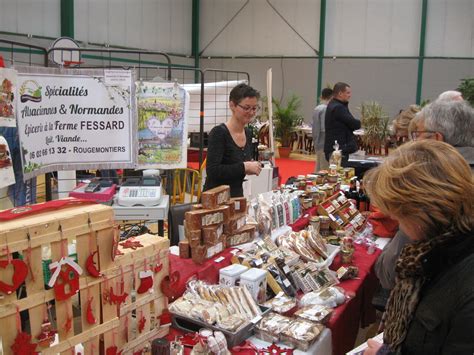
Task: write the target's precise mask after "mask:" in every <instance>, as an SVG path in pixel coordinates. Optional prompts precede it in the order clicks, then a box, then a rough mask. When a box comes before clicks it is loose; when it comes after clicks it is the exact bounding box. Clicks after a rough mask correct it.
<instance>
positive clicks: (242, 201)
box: [230, 197, 247, 213]
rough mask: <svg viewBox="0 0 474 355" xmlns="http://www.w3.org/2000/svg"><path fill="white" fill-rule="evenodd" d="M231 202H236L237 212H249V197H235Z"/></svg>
mask: <svg viewBox="0 0 474 355" xmlns="http://www.w3.org/2000/svg"><path fill="white" fill-rule="evenodd" d="M230 202H233V203H234V211H235V213H247V199H246V198H245V197H233V198H231V199H230Z"/></svg>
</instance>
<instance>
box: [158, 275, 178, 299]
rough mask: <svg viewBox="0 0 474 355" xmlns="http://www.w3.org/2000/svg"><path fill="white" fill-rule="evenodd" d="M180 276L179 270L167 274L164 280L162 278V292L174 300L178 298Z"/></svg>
mask: <svg viewBox="0 0 474 355" xmlns="http://www.w3.org/2000/svg"><path fill="white" fill-rule="evenodd" d="M179 278H180V275H179V272H178V271H174V272H173V273H172V274H171V275H166V276H165V277H164V278H163V280H161V285H160V288H161V292H163V294H164V295H165V296H166V297H168V298H169V300H170V301H174V300H175V299H176V298H178V285H179Z"/></svg>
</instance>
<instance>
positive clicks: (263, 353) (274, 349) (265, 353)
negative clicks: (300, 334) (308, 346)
mask: <svg viewBox="0 0 474 355" xmlns="http://www.w3.org/2000/svg"><path fill="white" fill-rule="evenodd" d="M258 354H259V355H293V349H289V348H285V349H283V348H280V347H279V346H277V345H276V344H272V345H270V346H269V347H268V348H265V349H262V350H259V352H258Z"/></svg>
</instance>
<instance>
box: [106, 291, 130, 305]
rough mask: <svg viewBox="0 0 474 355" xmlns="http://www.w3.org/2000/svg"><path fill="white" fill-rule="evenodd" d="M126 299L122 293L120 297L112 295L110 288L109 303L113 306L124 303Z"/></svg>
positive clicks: (126, 295) (124, 293)
mask: <svg viewBox="0 0 474 355" xmlns="http://www.w3.org/2000/svg"><path fill="white" fill-rule="evenodd" d="M127 297H128V293H127V292H123V293H122V294H121V295H116V294H115V293H114V289H113V288H112V287H111V288H110V292H109V301H110V303H113V304H116V305H118V306H120V305H121V304H122V303H124V302H125V300H126V299H127Z"/></svg>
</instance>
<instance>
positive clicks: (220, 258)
mask: <svg viewBox="0 0 474 355" xmlns="http://www.w3.org/2000/svg"><path fill="white" fill-rule="evenodd" d="M223 260H225V258H224V257H223V256H219V257H218V258H217V259H216V260H214V262H216V263H220V262H221V261H223Z"/></svg>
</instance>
